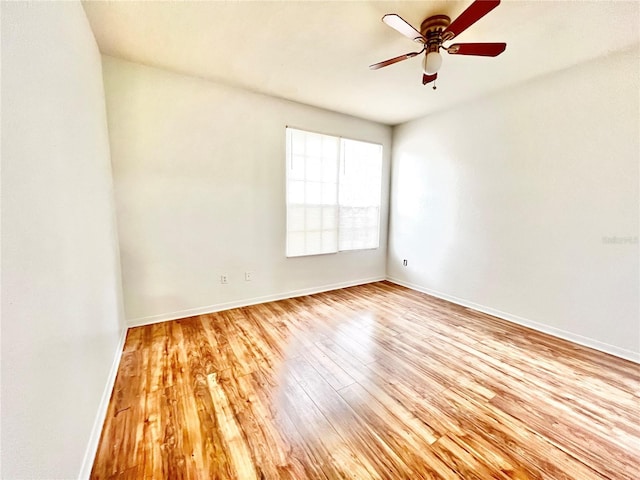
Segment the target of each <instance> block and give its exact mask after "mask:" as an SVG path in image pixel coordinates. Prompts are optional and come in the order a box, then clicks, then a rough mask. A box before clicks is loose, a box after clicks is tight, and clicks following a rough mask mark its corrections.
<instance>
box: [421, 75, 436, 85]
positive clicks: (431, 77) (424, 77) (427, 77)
mask: <svg viewBox="0 0 640 480" xmlns="http://www.w3.org/2000/svg"><path fill="white" fill-rule="evenodd" d="M436 78H438V74H437V73H434V74H433V75H427V74H426V73H423V74H422V84H423V85H426V84H427V83H429V82H433V81H434V80H435V79H436Z"/></svg>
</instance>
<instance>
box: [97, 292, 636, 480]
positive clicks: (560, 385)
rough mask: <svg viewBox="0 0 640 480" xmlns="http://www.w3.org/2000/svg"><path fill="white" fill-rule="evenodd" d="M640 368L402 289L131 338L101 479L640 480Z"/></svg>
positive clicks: (290, 302)
mask: <svg viewBox="0 0 640 480" xmlns="http://www.w3.org/2000/svg"><path fill="white" fill-rule="evenodd" d="M639 452H640V366H639V365H638V364H635V363H632V362H628V361H625V360H621V359H619V358H616V357H613V356H610V355H607V354H604V353H602V352H597V351H594V350H592V349H589V348H586V347H582V346H580V345H576V344H573V343H571V342H567V341H565V340H561V339H558V338H554V337H551V336H549V335H545V334H543V333H540V332H537V331H534V330H531V329H528V328H525V327H521V326H518V325H515V324H513V323H510V322H507V321H504V320H501V319H498V318H495V317H492V316H490V315H487V314H485V313H481V312H476V311H473V310H470V309H468V308H465V307H462V306H459V305H454V304H451V303H449V302H446V301H444V300H441V299H437V298H433V297H430V296H428V295H425V294H422V293H420V292H416V291H413V290H409V289H406V288H404V287H399V286H397V285H394V284H391V283H389V282H376V283H372V284H367V285H361V286H357V287H351V288H347V289H341V290H335V291H331V292H325V293H321V294H317V295H311V296H303V297H298V298H292V299H287V300H282V301H278V302H271V303H266V304H261V305H254V306H250V307H243V308H238V309H233V310H227V311H223V312H217V313H212V314H209V315H199V316H195V317H190V318H185V319H181V320H177V321H172V322H165V323H160V324H155V325H149V326H144V327H137V328H132V329H130V330H129V332H128V334H127V339H126V343H125V346H124V351H123V356H122V360H121V363H120V368H119V371H118V374H117V377H116V382H115V386H114V390H113V393H112V397H111V401H110V404H109V407H108V410H107V416H106V420H105V424H104V427H103V431H102V436H101V439H100V443H99V446H98V451H97V455H96V459H95V463H94V466H93V470H92V473H91V478H92V479H134V478H135V479H137V478H148V479H155V478H157V479H166V478H171V479H183V478H184V479H194V480H195V479H201V478H202V479H204V478H206V479H209V478H213V479H219V480H225V479H247V480H249V479H250V480H253V479H266V480H269V479H273V480H299V479H314V480H315V479H322V480H334V479H335V480H338V479H344V478H349V479H354V480H365V479H379V480H395V479H411V480H414V479H447V480H449V479H450V480H454V479H518V480H521V479H553V480H562V479H567V480H568V479H577V480H596V479H598V480H601V479H615V480H637V479H638V478H640V459H639Z"/></svg>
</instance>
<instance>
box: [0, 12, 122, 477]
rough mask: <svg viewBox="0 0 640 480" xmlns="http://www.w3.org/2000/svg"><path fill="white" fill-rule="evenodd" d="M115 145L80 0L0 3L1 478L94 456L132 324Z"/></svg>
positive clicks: (66, 468)
mask: <svg viewBox="0 0 640 480" xmlns="http://www.w3.org/2000/svg"><path fill="white" fill-rule="evenodd" d="M108 148H109V145H108V136H107V129H106V115H105V103H104V90H103V86H102V76H101V60H100V54H99V52H98V50H97V46H96V43H95V41H94V38H93V34H92V33H91V30H90V28H89V25H88V22H87V19H86V17H85V14H84V11H83V9H82V6H81V5H80V3H75V2H74V3H62V2H55V3H47V2H43V3H38V2H20V3H17V2H16V3H13V2H2V329H1V332H2V449H1V450H2V454H1V458H2V472H1V474H0V477H2V478H3V479H14V478H22V479H25V478H37V479H43V478H76V477H78V475H79V472H80V470H81V466H82V465H83V458H84V455H85V452H87V463H88V465H89V467H90V463H91V455H92V452H91V450H92V448H91V447H88V444H90V442H91V441H94V440H95V439H96V437H95V435H96V433H97V434H99V430H97V431H94V432H93V434H94V436H93V437H92V436H91V435H92V426H94V425H95V424H96V422H97V428H98V429H99V428H100V427H101V423H100V422H101V420H102V418H101V415H100V412H101V409H102V408H103V407H104V405H101V404H100V402H101V400H103V394H104V393H105V385H108V382H109V378H110V377H109V374H110V369H111V368H112V365H113V363H114V359H115V358H116V356H117V354H119V351H118V347H119V341H120V339H121V332H122V326H123V312H122V307H121V305H122V301H121V289H120V283H119V262H118V252H117V239H116V230H115V219H114V206H113V193H112V180H111V171H110V165H109V150H108ZM106 393H107V394H108V393H110V392H108V391H107V392H106ZM106 400H108V397H107V398H106ZM93 447H95V445H93Z"/></svg>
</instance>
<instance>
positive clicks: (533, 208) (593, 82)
mask: <svg viewBox="0 0 640 480" xmlns="http://www.w3.org/2000/svg"><path fill="white" fill-rule="evenodd" d="M638 56H639V53H638V50H637V49H636V50H633V51H627V52H623V53H618V54H612V55H610V56H609V57H607V58H601V59H599V60H598V61H597V62H590V63H589V64H584V65H580V66H577V67H574V68H571V69H569V70H566V71H563V72H560V73H557V74H555V75H553V76H548V77H544V78H540V79H537V80H535V81H532V82H530V83H527V84H525V85H521V86H518V87H515V88H513V89H511V90H508V91H505V92H503V93H500V94H498V95H495V96H492V97H490V98H486V99H483V100H479V101H476V102H473V103H471V104H467V105H464V106H460V107H458V108H455V109H453V110H451V111H447V112H445V113H440V114H436V115H433V116H429V117H426V118H423V119H420V120H416V121H413V122H409V123H407V124H404V125H400V126H398V127H396V128H395V129H394V137H393V142H394V143H393V170H392V179H393V180H392V200H391V203H392V207H391V209H392V210H391V219H392V221H391V228H390V237H389V243H390V246H389V263H388V275H389V276H390V277H391V278H392V279H394V280H396V281H398V282H400V283H404V284H410V285H412V286H414V287H416V288H418V289H421V290H423V291H427V292H432V293H435V294H437V295H440V296H443V297H445V298H449V299H452V300H454V301H458V302H461V303H463V304H467V305H471V306H473V307H475V308H480V309H483V310H486V311H490V312H492V313H495V314H498V315H501V316H503V317H506V318H510V319H512V320H515V321H519V322H522V323H526V324H529V325H533V326H535V327H536V328H539V329H541V330H545V331H548V332H552V333H555V334H557V335H562V336H565V337H567V338H571V339H573V340H575V341H578V342H582V343H586V344H588V345H592V346H596V347H598V348H601V349H604V350H607V351H609V352H613V353H616V354H618V355H622V356H626V357H628V358H635V359H636V360H638V359H640V354H639V353H638V352H640V322H639V312H638V308H639V307H638V305H639V298H638V291H639V285H638V272H639V270H638V258H639V256H638V243H637V236H638V208H639V207H638V205H639V195H638V179H639V175H638V168H639V163H640V161H639V160H640V140H639V132H640V123H639V121H640V120H639V119H640V108H639V96H640V93H639V92H640V84H639V78H640V72H639V64H638ZM615 236H617V237H622V238H627V237H634V238H633V239H632V242H633V243H624V244H608V243H605V242H604V241H603V238H604V237H615ZM625 241H626V240H625ZM403 259H407V260H408V266H407V267H403V266H402V260H403Z"/></svg>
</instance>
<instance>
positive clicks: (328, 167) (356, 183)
mask: <svg viewBox="0 0 640 480" xmlns="http://www.w3.org/2000/svg"><path fill="white" fill-rule="evenodd" d="M381 178H382V145H377V144H374V143H368V142H360V141H356V140H349V139H346V138H341V137H334V136H330V135H322V134H319V133H312V132H305V131H303V130H296V129H293V128H287V256H288V257H297V256H302V255H317V254H322V253H335V252H337V251H340V250H358V249H367V248H378V246H379V240H380V239H379V233H380V187H381Z"/></svg>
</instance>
